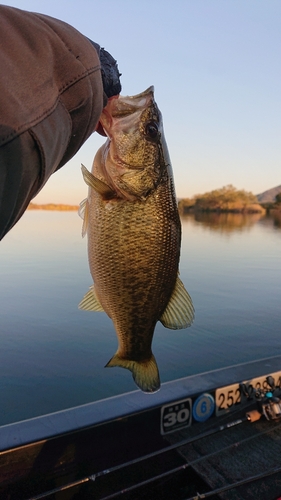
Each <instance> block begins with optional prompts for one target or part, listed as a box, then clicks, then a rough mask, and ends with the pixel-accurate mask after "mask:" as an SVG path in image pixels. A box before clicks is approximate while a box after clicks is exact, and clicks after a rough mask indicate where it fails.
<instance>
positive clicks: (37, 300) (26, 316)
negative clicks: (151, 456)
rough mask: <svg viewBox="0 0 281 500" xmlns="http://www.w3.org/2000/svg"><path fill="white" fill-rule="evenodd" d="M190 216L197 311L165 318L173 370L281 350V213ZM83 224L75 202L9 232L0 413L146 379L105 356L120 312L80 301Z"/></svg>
mask: <svg viewBox="0 0 281 500" xmlns="http://www.w3.org/2000/svg"><path fill="white" fill-rule="evenodd" d="M182 227H183V241H182V256H181V264H180V271H181V279H182V280H183V282H184V284H185V286H186V288H187V290H188V291H189V293H190V294H191V296H192V298H193V302H194V306H195V309H196V318H195V322H194V324H193V325H192V327H191V328H189V329H187V330H179V331H173V330H167V329H165V328H164V327H163V326H162V325H161V324H157V327H156V331H155V335H154V341H153V352H154V354H155V356H156V359H157V362H158V366H159V370H160V375H161V380H162V382H166V381H169V380H174V379H177V378H180V377H185V376H187V375H191V374H195V373H199V372H202V371H207V370H210V369H216V368H220V367H225V366H229V365H232V364H236V363H241V362H247V361H250V360H255V359H258V358H263V357H267V356H274V355H277V354H281V326H280V325H281V252H280V246H281V245H280V244H281V220H280V218H279V219H278V218H277V217H276V218H275V219H274V218H270V217H262V218H260V217H259V216H256V215H252V216H247V217H243V216H241V215H233V214H223V215H220V216H219V215H217V214H210V215H208V216H204V217H200V218H197V219H196V218H194V216H193V215H190V216H187V217H184V218H183V219H182ZM80 235H81V219H79V217H78V216H77V214H76V213H75V212H44V211H29V212H27V213H26V214H25V215H24V217H23V218H22V219H21V221H20V222H19V223H18V224H17V225H16V226H15V227H14V229H13V230H12V231H11V232H10V233H9V234H8V235H7V236H6V237H5V238H4V240H2V242H1V243H0V304H1V305H0V311H1V325H0V342H1V350H0V401H1V412H0V424H1V425H2V424H5V423H9V422H14V421H18V420H22V419H25V418H29V417H33V416H36V415H40V414H44V413H49V412H53V411H57V410H61V409H64V408H68V407H73V406H76V405H80V404H84V403H88V402H91V401H95V400H98V399H102V398H106V397H109V396H112V395H116V394H120V393H123V392H127V391H132V390H136V386H135V384H134V382H133V379H132V376H131V373H130V372H129V371H127V370H123V369H118V368H111V369H105V368H104V365H105V364H106V363H107V361H108V360H109V359H110V358H111V357H112V355H113V354H114V353H115V351H116V348H117V339H116V335H115V331H114V328H113V325H112V323H111V320H110V319H109V318H108V317H107V316H106V315H105V314H104V313H91V312H85V311H80V310H78V308H77V305H78V303H79V301H80V300H81V298H82V297H83V295H84V294H85V293H86V291H87V290H88V287H89V286H90V285H91V284H92V281H91V277H90V273H89V269H88V263H87V248H86V240H82V238H81V236H80ZM148 397H151V396H148Z"/></svg>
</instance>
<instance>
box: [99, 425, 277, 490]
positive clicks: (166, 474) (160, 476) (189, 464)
mask: <svg viewBox="0 0 281 500" xmlns="http://www.w3.org/2000/svg"><path fill="white" fill-rule="evenodd" d="M248 421H249V420H248ZM279 428H281V424H279V425H277V426H276V427H274V429H266V430H265V431H262V432H259V436H262V435H265V434H270V432H272V431H273V430H274V431H276V429H279ZM256 437H257V435H256V434H255V435H253V436H249V437H247V438H244V439H241V440H240V441H236V442H235V443H232V444H229V445H227V446H224V447H223V448H220V449H219V450H217V451H213V452H212V453H208V454H207V455H204V456H203V457H199V458H197V459H195V460H192V461H191V462H187V463H186V464H182V465H180V466H178V467H175V468H174V469H171V470H169V471H167V472H163V473H162V474H158V475H157V476H153V477H152V478H149V479H146V480H145V481H141V482H139V483H137V484H134V485H132V486H129V487H127V488H123V489H122V490H120V491H117V492H115V493H112V494H110V495H107V496H106V497H102V498H100V500H112V499H113V498H116V497H118V496H120V495H121V494H124V493H130V492H132V491H133V490H135V489H137V488H140V487H142V486H147V485H148V484H150V483H152V482H154V481H157V480H160V479H165V478H168V477H169V476H171V475H173V474H176V473H177V472H180V471H183V470H185V469H187V468H188V467H193V466H194V465H198V464H199V463H201V462H203V461H204V460H207V459H209V458H212V457H214V456H215V455H218V454H219V453H223V452H224V451H228V450H231V448H237V447H238V446H240V445H241V444H244V443H246V442H248V441H251V440H253V439H256ZM280 471H281V467H279V468H275V469H270V470H269V471H266V472H262V473H261V474H259V475H257V476H252V477H250V478H246V479H243V480H241V481H238V482H236V483H233V484H232V485H227V486H223V487H221V488H218V489H217V490H212V491H210V492H208V493H202V495H200V494H199V493H198V494H197V496H195V497H191V498H187V499H185V500H199V499H201V498H207V497H210V496H213V495H215V494H217V493H220V492H223V491H227V488H229V489H233V488H236V487H238V486H241V485H242V484H246V483H248V482H251V481H255V480H258V479H262V478H263V477H266V476H270V475H273V474H276V473H277V472H280ZM204 495H205V496H204Z"/></svg>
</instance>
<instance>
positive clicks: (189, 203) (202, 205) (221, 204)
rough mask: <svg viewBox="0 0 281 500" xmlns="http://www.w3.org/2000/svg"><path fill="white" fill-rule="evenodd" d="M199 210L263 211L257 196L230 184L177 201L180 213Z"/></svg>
mask: <svg viewBox="0 0 281 500" xmlns="http://www.w3.org/2000/svg"><path fill="white" fill-rule="evenodd" d="M191 210H192V211H201V212H248V213H255V212H263V211H264V209H263V208H262V207H261V205H259V203H258V200H257V197H256V196H255V195H254V194H253V193H251V192H249V191H245V190H244V189H242V190H238V189H236V188H235V187H234V186H232V185H231V184H229V185H228V186H224V187H222V188H220V189H215V190H213V191H210V192H208V193H205V194H198V195H195V196H194V197H193V198H192V199H189V198H183V199H181V200H180V201H179V211H180V213H185V212H188V211H191Z"/></svg>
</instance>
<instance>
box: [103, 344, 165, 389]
mask: <svg viewBox="0 0 281 500" xmlns="http://www.w3.org/2000/svg"><path fill="white" fill-rule="evenodd" d="M105 366H106V367H108V366H109V367H111V366H120V367H121V368H127V369H128V370H130V371H131V372H132V374H133V379H134V381H135V383H136V384H137V386H138V387H139V388H140V389H141V390H142V391H143V392H156V391H158V390H159V389H160V378H159V371H158V366H157V363H156V360H155V357H154V356H153V354H151V357H150V358H149V359H148V360H145V361H132V360H130V359H124V358H121V357H120V356H119V355H118V353H116V354H114V356H113V358H111V359H110V361H109V362H108V363H107V365H105Z"/></svg>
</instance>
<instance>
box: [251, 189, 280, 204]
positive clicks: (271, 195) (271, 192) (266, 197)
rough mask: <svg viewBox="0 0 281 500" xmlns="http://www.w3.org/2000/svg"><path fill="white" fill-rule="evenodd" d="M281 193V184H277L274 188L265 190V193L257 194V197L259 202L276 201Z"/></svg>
mask: <svg viewBox="0 0 281 500" xmlns="http://www.w3.org/2000/svg"><path fill="white" fill-rule="evenodd" d="M279 193H281V185H280V186H276V187H274V188H272V189H268V190H267V191H264V193H260V194H257V199H258V202H259V203H274V201H275V196H276V195H277V194H279Z"/></svg>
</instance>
